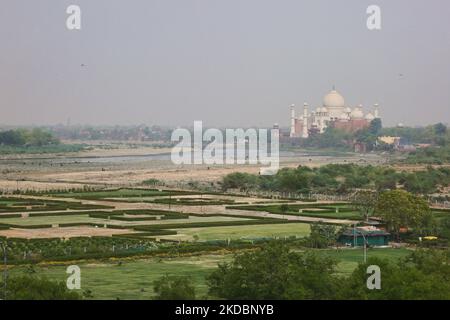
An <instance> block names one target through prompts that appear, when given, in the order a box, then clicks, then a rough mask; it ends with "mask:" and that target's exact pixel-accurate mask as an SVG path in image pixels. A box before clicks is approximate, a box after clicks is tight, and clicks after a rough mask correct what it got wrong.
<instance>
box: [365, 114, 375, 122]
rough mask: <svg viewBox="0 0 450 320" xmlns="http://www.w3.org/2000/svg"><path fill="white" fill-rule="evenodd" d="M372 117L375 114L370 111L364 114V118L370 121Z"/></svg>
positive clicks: (373, 117)
mask: <svg viewBox="0 0 450 320" xmlns="http://www.w3.org/2000/svg"><path fill="white" fill-rule="evenodd" d="M373 119H375V116H374V115H373V114H372V113H371V112H369V113H368V114H366V120H369V121H372V120H373Z"/></svg>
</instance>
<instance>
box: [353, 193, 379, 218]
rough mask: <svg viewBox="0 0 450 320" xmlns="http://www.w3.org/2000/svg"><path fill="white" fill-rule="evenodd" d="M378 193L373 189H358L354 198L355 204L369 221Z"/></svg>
mask: <svg viewBox="0 0 450 320" xmlns="http://www.w3.org/2000/svg"><path fill="white" fill-rule="evenodd" d="M377 198H378V194H377V193H376V192H373V191H363V190H362V191H358V192H357V193H356V194H355V198H354V199H353V206H354V207H355V208H356V209H357V210H358V211H359V212H360V213H361V215H362V217H363V218H364V220H366V221H368V220H369V217H370V216H371V215H372V214H373V212H374V210H375V206H376V204H377Z"/></svg>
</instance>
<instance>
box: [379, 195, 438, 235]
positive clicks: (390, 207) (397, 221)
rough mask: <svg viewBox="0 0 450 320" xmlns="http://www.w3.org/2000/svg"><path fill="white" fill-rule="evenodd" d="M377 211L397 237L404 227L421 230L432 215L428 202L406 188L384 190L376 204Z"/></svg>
mask: <svg viewBox="0 0 450 320" xmlns="http://www.w3.org/2000/svg"><path fill="white" fill-rule="evenodd" d="M375 213H376V215H377V216H379V217H381V218H382V219H383V220H384V221H385V222H386V224H387V226H388V229H389V230H390V231H392V232H394V233H395V234H396V235H397V237H398V235H399V232H400V228H402V227H412V228H417V229H418V230H421V228H423V227H426V226H425V225H424V223H425V222H426V221H429V220H428V219H426V218H427V216H428V215H430V214H431V213H430V209H429V207H428V203H427V202H426V201H425V200H424V199H422V198H419V197H417V196H414V195H412V194H410V193H408V192H406V191H404V190H391V191H385V192H382V193H381V194H380V196H379V198H378V200H377V203H376V206H375Z"/></svg>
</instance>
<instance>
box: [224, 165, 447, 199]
mask: <svg viewBox="0 0 450 320" xmlns="http://www.w3.org/2000/svg"><path fill="white" fill-rule="evenodd" d="M448 185H450V169H449V168H444V167H442V168H433V167H431V166H430V167H427V168H426V170H424V171H416V172H406V171H402V172H398V171H396V170H394V169H392V168H389V167H381V166H371V165H367V166H361V165H356V164H328V165H325V166H321V167H319V168H309V167H305V166H299V167H297V168H283V169H280V170H279V171H278V173H277V174H275V175H272V176H261V175H255V174H248V173H240V172H236V173H231V174H228V175H226V176H225V177H223V179H222V181H221V187H222V189H223V190H224V191H226V190H228V189H239V190H241V191H249V190H264V191H281V192H296V193H303V194H308V193H310V192H316V193H334V194H344V193H348V192H351V191H353V190H357V189H370V190H378V191H382V190H395V189H397V188H403V189H404V190H406V191H408V192H412V193H414V194H429V193H433V192H436V191H438V190H439V189H440V188H442V187H447V186H448Z"/></svg>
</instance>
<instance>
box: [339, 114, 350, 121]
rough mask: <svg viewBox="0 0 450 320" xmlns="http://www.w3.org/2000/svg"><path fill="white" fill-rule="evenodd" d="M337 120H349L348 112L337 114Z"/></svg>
mask: <svg viewBox="0 0 450 320" xmlns="http://www.w3.org/2000/svg"><path fill="white" fill-rule="evenodd" d="M339 120H349V116H348V113H345V112H343V113H342V114H341V115H340V116H339Z"/></svg>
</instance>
